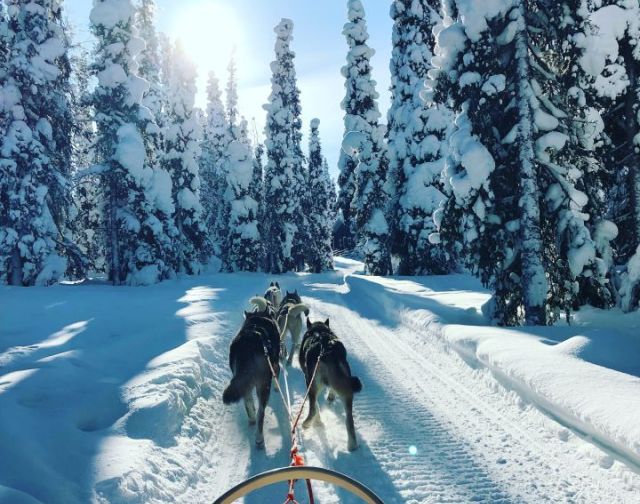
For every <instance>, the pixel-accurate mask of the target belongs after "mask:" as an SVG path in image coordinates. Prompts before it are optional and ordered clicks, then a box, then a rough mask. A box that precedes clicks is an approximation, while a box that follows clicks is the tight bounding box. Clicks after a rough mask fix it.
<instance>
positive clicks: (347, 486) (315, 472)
mask: <svg viewBox="0 0 640 504" xmlns="http://www.w3.org/2000/svg"><path fill="white" fill-rule="evenodd" d="M305 479H306V480H317V481H325V482H327V483H331V484H333V485H336V486H339V487H340V488H343V489H344V490H347V491H348V492H350V493H351V494H352V495H355V496H356V497H360V498H361V499H362V500H363V502H366V503H367V504H384V503H383V502H382V499H380V497H378V496H377V495H376V494H375V493H373V491H372V490H370V489H369V488H367V487H366V486H365V485H363V484H362V483H360V482H359V481H356V480H354V479H353V478H350V477H349V476H346V475H344V474H342V473H339V472H336V471H331V470H329V469H325V468H322V467H312V466H298V467H283V468H281V469H274V470H272V471H266V472H263V473H260V474H257V475H256V476H253V477H251V478H249V479H248V480H245V481H243V482H242V483H240V484H238V485H236V486H235V487H233V488H232V489H230V490H229V491H227V492H226V493H224V494H223V495H222V496H220V497H218V499H216V500H215V502H214V503H213V504H231V503H232V502H234V501H235V500H236V499H239V498H240V497H244V496H245V495H248V494H249V493H251V492H253V491H254V490H258V489H260V488H264V487H266V486H269V485H272V484H274V483H281V482H285V481H291V480H305Z"/></svg>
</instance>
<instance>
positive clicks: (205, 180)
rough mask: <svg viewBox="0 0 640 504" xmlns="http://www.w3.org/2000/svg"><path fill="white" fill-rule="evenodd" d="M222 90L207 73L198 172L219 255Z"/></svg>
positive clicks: (225, 130)
mask: <svg viewBox="0 0 640 504" xmlns="http://www.w3.org/2000/svg"><path fill="white" fill-rule="evenodd" d="M221 95H222V93H221V91H220V86H219V82H218V79H217V78H216V76H215V74H213V72H212V73H210V74H209V81H208V84H207V119H206V124H205V127H204V135H203V143H202V156H201V158H200V176H201V179H202V191H201V193H202V198H201V199H202V206H203V211H204V218H205V223H206V227H207V231H208V234H209V240H210V241H211V242H212V244H213V251H214V253H215V254H216V255H217V256H219V257H221V248H220V246H221V244H222V243H223V241H224V238H225V236H226V232H227V226H226V223H224V205H223V201H224V193H225V191H226V184H227V181H226V178H227V176H226V166H227V163H228V147H229V143H230V142H231V140H230V128H229V123H228V120H227V118H226V114H225V109H224V105H223V104H222V97H221Z"/></svg>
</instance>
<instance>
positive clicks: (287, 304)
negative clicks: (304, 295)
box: [277, 290, 309, 366]
mask: <svg viewBox="0 0 640 504" xmlns="http://www.w3.org/2000/svg"><path fill="white" fill-rule="evenodd" d="M303 313H304V314H305V315H306V316H309V308H308V307H307V305H305V304H303V303H302V299H300V295H299V294H298V291H297V290H295V291H293V292H289V291H287V295H286V296H285V297H284V299H283V300H282V303H281V304H280V306H279V308H278V319H277V320H278V327H279V328H280V342H281V346H282V350H281V353H282V357H283V358H284V357H286V355H287V351H286V346H285V341H284V340H285V337H286V335H287V332H289V333H290V334H291V351H290V352H289V353H288V355H289V357H288V358H287V364H288V365H289V366H290V365H291V363H292V362H293V354H294V353H295V351H296V350H299V349H300V338H301V336H302V319H301V317H300V315H302V314H303Z"/></svg>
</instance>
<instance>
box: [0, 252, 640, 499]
mask: <svg viewBox="0 0 640 504" xmlns="http://www.w3.org/2000/svg"><path fill="white" fill-rule="evenodd" d="M336 265H337V268H338V269H337V271H335V272H329V273H325V274H318V275H314V274H288V275H283V276H278V277H276V278H277V279H278V281H279V283H280V285H281V286H283V288H285V289H289V290H293V289H298V290H299V292H300V293H301V295H302V296H303V301H304V302H305V304H307V305H308V306H309V307H310V309H311V315H310V316H311V319H312V320H324V319H325V318H327V317H328V318H330V320H331V327H332V328H333V329H334V331H336V333H337V334H338V336H339V337H340V338H341V339H342V340H343V341H344V342H345V345H346V347H347V351H348V355H349V361H350V364H351V368H352V370H353V373H354V374H355V375H356V376H359V377H360V379H361V380H362V382H363V384H364V389H363V391H362V392H361V393H360V394H358V395H357V396H356V398H355V406H354V409H355V423H356V430H357V435H358V438H359V442H360V449H359V450H358V451H356V452H354V453H349V452H347V450H346V432H345V429H344V413H343V409H342V406H341V405H340V404H339V403H338V404H335V405H329V404H327V403H326V402H325V401H324V400H323V401H321V404H320V411H321V415H322V418H323V422H324V427H314V428H311V429H309V430H305V431H303V433H302V445H301V448H302V451H303V454H304V456H305V460H306V461H307V463H308V464H312V465H320V466H324V467H328V468H331V469H334V470H338V471H341V472H344V473H346V474H349V475H350V476H352V477H355V478H356V479H358V480H360V481H362V482H363V483H364V484H366V485H367V486H369V487H371V488H372V489H373V490H374V491H375V492H376V493H378V494H379V496H380V497H381V498H382V499H383V501H384V502H386V503H389V504H395V503H398V504H400V503H407V502H413V503H418V502H432V501H434V500H435V501H449V502H472V501H486V502H531V503H537V502H567V501H570V502H574V501H575V502H578V501H579V502H634V501H635V500H637V495H638V492H640V475H638V474H637V473H636V472H635V471H634V470H633V468H632V466H631V463H636V464H637V463H638V462H639V461H640V427H639V426H638V423H637V418H638V414H639V409H640V404H638V397H640V378H639V377H640V367H639V364H638V363H639V362H640V340H638V338H637V331H638V327H640V315H639V314H638V313H634V314H622V313H620V312H617V311H612V312H604V311H600V310H596V309H590V308H587V309H583V310H580V311H579V312H578V313H577V314H576V316H575V318H574V320H573V324H572V325H571V326H567V325H566V324H564V323H561V324H559V325H558V326H556V327H546V328H520V329H517V330H516V329H513V330H507V329H503V328H496V327H491V326H489V325H488V322H487V320H486V319H485V318H484V317H483V316H482V315H481V307H482V305H483V304H484V303H485V302H486V301H487V300H488V299H489V293H488V292H487V291H485V290H483V289H482V288H481V287H480V286H479V284H478V282H477V280H475V279H473V278H471V277H469V276H466V275H449V276H432V277H411V278H402V277H388V278H380V277H365V276H362V275H360V274H359V273H360V272H361V271H362V269H363V265H362V264H361V263H359V262H356V261H352V260H348V259H343V258H337V260H336ZM634 268H635V267H634ZM633 271H634V274H636V275H637V274H638V273H640V265H638V266H637V269H634V270H633ZM273 280H274V277H273V276H267V275H264V274H257V273H254V274H249V273H237V274H233V275H229V274H205V275H203V276H201V277H198V278H196V277H184V278H180V279H176V280H172V281H166V282H164V283H162V284H157V285H154V286H151V287H136V288H134V287H118V288H114V287H111V286H108V285H104V284H101V283H99V282H86V283H84V284H75V285H74V284H69V285H58V286H54V287H49V288H39V287H34V288H31V289H20V288H10V287H0V305H1V306H2V307H3V324H2V326H0V445H1V446H2V451H3V459H2V460H0V502H1V503H2V504H5V503H6V504H9V503H11V504H23V503H34V502H51V503H56V502H64V503H67V504H76V503H87V502H95V503H107V502H109V503H115V502H154V503H162V502H182V503H195V502H211V501H213V500H214V499H215V498H217V497H218V496H219V495H220V494H221V493H222V492H223V491H225V490H227V489H228V488H229V487H230V486H232V485H234V484H235V483H238V482H239V481H241V480H244V479H246V478H247V477H249V476H250V475H253V474H256V473H258V472H261V471H264V470H268V469H273V468H275V467H280V466H285V465H288V463H289V444H288V443H289V436H288V433H287V420H286V418H285V413H284V409H283V407H282V404H281V402H280V399H279V397H278V395H277V394H276V393H275V390H274V391H272V394H271V398H270V402H269V406H268V408H267V415H266V419H265V438H266V439H265V441H266V449H265V450H264V451H260V450H256V449H255V448H254V447H253V428H252V427H249V426H247V422H246V415H245V413H244V409H243V408H242V407H241V406H231V407H227V406H224V405H223V404H222V402H221V400H220V397H221V393H222V390H223V388H224V386H225V384H226V381H227V380H228V378H229V375H230V373H229V370H228V362H227V356H228V353H227V352H228V345H229V341H230V340H231V338H232V336H233V334H234V333H235V331H236V330H237V328H238V327H239V325H240V323H241V321H242V310H243V309H248V300H249V299H250V298H251V297H252V296H253V295H255V293H256V291H261V290H262V289H263V288H264V287H265V286H266V285H268V284H269V281H273ZM452 350H453V351H452ZM288 377H289V385H290V388H291V392H292V399H293V404H294V405H295V406H296V407H297V406H298V405H300V404H301V402H302V396H303V394H304V379H303V377H302V374H301V373H300V371H299V370H298V369H297V365H294V367H293V368H290V369H289V372H288ZM6 461H9V463H6ZM36 474H37V477H34V475H36ZM298 490H299V491H300V492H301V491H302V487H301V486H299V487H298ZM314 491H315V494H316V502H319V503H321V504H327V503H331V504H336V503H338V502H346V503H349V502H355V501H354V500H352V499H351V498H350V497H349V496H348V495H347V494H346V493H344V492H343V491H342V490H339V489H336V488H334V487H331V486H329V485H325V484H320V483H314ZM284 492H285V487H284V485H275V486H273V487H269V488H267V489H264V490H260V491H258V492H256V493H255V494H254V495H252V497H251V498H247V499H246V500H245V502H275V501H278V499H280V500H284V498H285V495H284Z"/></svg>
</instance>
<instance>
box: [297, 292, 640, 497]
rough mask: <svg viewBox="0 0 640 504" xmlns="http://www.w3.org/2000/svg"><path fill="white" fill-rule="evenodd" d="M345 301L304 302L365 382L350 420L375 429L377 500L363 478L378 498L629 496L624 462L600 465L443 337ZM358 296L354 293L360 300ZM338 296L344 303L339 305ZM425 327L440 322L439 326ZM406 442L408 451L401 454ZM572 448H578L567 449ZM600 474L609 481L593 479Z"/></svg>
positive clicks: (574, 440) (346, 465)
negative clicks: (326, 322)
mask: <svg viewBox="0 0 640 504" xmlns="http://www.w3.org/2000/svg"><path fill="white" fill-rule="evenodd" d="M349 299H350V298H349V296H348V295H347V296H338V295H336V296H335V301H336V304H331V303H328V302H325V301H320V300H317V299H313V298H311V299H309V298H305V302H307V303H308V304H310V305H311V308H312V313H315V314H316V316H317V317H321V318H324V317H327V316H328V317H330V318H331V320H332V326H333V327H334V328H336V330H337V331H338V334H339V335H340V336H341V337H342V338H343V339H344V341H345V342H346V345H347V348H348V351H349V355H350V361H351V362H352V366H353V368H354V374H360V376H361V378H362V379H363V382H364V386H365V389H364V391H363V393H362V394H360V395H358V396H357V397H356V401H355V406H354V409H355V412H356V428H357V429H358V430H359V433H360V434H361V438H362V433H366V432H370V431H372V430H373V431H375V430H376V429H377V430H379V431H381V436H380V438H379V439H377V440H372V441H371V442H367V447H366V448H365V449H369V450H370V452H371V454H372V458H373V459H374V461H373V462H374V463H375V464H379V465H380V468H381V469H382V470H383V471H384V472H385V473H387V474H388V475H389V477H391V478H392V479H393V482H394V483H395V487H396V488H397V490H398V491H399V492H400V495H398V494H396V495H395V496H394V495H391V496H389V495H387V496H386V498H385V495H384V490H383V489H379V488H376V483H375V482H371V483H370V486H371V487H372V488H373V489H374V490H376V491H378V492H379V493H380V494H381V495H382V497H383V499H384V500H385V502H413V503H418V502H421V503H422V502H471V501H475V502H478V501H479V502H613V501H616V502H634V499H636V498H637V495H636V494H634V493H633V489H631V488H629V486H627V485H626V484H625V478H631V479H636V478H634V476H632V475H630V474H629V471H628V470H625V469H624V468H623V467H620V465H619V466H618V467H617V469H618V471H617V472H616V471H611V472H610V473H607V470H608V469H607V468H603V467H600V466H599V465H598V463H597V457H598V450H597V448H595V447H592V446H591V445H588V444H586V443H584V442H583V441H581V440H579V439H577V438H576V437H575V436H573V435H571V434H568V433H567V432H566V429H562V428H561V427H559V426H557V425H555V424H554V423H553V422H552V421H551V420H549V419H547V418H546V417H544V415H542V414H541V413H540V412H538V411H537V410H535V409H534V408H531V407H528V406H525V405H523V404H522V403H521V402H520V401H519V400H518V399H517V398H516V397H515V394H513V393H511V394H510V395H509V393H507V394H504V393H503V394H495V391H496V389H495V388H493V389H492V387H495V386H496V384H495V383H494V382H495V381H494V380H493V378H491V377H489V376H487V375H488V372H486V371H473V370H471V369H470V368H468V367H466V364H463V363H462V362H461V361H460V359H459V358H458V357H457V356H454V355H451V354H450V353H448V352H447V350H446V349H445V348H444V345H442V344H438V343H437V342H434V341H429V339H430V338H428V337H425V334H424V333H425V332H426V329H425V328H424V327H423V328H422V330H421V331H418V330H417V327H415V326H413V324H411V323H410V324H404V323H403V322H402V321H401V320H400V321H398V323H397V326H396V327H392V328H388V327H386V326H383V325H381V324H379V323H378V322H376V321H372V320H369V319H363V318H361V317H360V316H359V315H358V314H357V313H354V311H355V310H354V311H351V310H349V309H348V304H349V303H348V301H349ZM363 299H367V298H366V297H364V298H363V297H359V303H360V304H361V303H362V300H363ZM331 301H333V299H331ZM345 301H346V302H347V303H346V304H347V308H345V307H343V306H342V305H343V304H344V302H345ZM367 302H369V303H372V302H373V301H367ZM338 303H339V304H338ZM434 318H435V317H434ZM429 330H430V331H437V330H439V329H438V324H437V323H436V324H435V325H433V327H432V328H430V329H429ZM431 339H433V338H431ZM474 373H475V375H476V376H473V375H474ZM478 375H480V380H479V383H478ZM482 378H484V382H485V383H484V384H483V380H482ZM469 379H471V380H472V381H471V382H470V381H469ZM498 387H499V386H498ZM483 389H485V390H483ZM502 392H504V391H502ZM505 395H506V396H507V400H506V401H505V399H504V398H505ZM505 402H506V404H505ZM325 423H326V422H325ZM341 427H342V426H341ZM554 429H555V430H554ZM567 434H568V435H567ZM568 439H569V440H570V441H572V443H567V440H568ZM365 441H366V440H365ZM308 443H310V441H308ZM585 445H586V447H585ZM410 446H414V447H415V449H416V450H415V453H416V454H415V455H410V454H409V453H408V449H409V447H410ZM576 449H578V450H581V451H582V453H581V452H579V453H578V454H576V451H575V450H576ZM585 450H586V451H587V452H588V453H586V454H585V453H584V452H585ZM576 455H578V456H576ZM323 462H325V463H326V464H327V466H329V467H335V468H336V469H338V470H348V469H349V468H350V469H351V471H354V470H357V471H358V473H356V474H361V475H362V476H363V481H364V482H365V483H368V482H367V480H366V479H365V478H366V475H367V468H366V467H360V468H357V469H356V467H354V466H353V465H351V464H349V463H348V462H346V463H344V464H337V467H336V463H335V461H332V460H331V459H325V460H324V461H323ZM594 476H598V478H597V480H596V479H594ZM603 478H604V479H608V480H609V481H608V483H609V484H602V483H601V480H602V479H603ZM618 478H621V479H618ZM636 483H637V481H636ZM368 484H369V483H368ZM386 488H387V491H388V487H386ZM392 498H395V499H396V500H392Z"/></svg>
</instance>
